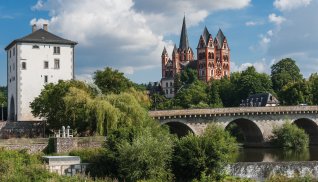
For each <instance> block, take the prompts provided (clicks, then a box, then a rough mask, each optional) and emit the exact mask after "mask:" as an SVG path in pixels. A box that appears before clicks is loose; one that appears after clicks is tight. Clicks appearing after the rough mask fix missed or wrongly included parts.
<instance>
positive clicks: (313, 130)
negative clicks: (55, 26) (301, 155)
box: [293, 118, 318, 145]
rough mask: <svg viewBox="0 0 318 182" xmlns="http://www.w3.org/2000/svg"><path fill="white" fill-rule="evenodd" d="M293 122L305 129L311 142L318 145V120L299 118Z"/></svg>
mask: <svg viewBox="0 0 318 182" xmlns="http://www.w3.org/2000/svg"><path fill="white" fill-rule="evenodd" d="M293 124H295V125H296V126H297V127H299V128H301V129H303V130H305V132H306V133H307V134H308V135H309V142H310V144H312V145H313V144H314V145H318V125H317V123H316V122H314V121H313V120H312V119H309V118H299V119H296V120H294V122H293Z"/></svg>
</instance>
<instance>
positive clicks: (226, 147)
mask: <svg viewBox="0 0 318 182" xmlns="http://www.w3.org/2000/svg"><path fill="white" fill-rule="evenodd" d="M237 150H238V147H237V143H236V140H235V138H234V137H232V136H231V135H230V134H229V133H228V132H227V131H224V129H223V128H221V127H219V126H216V125H209V126H208V128H207V129H206V131H205V133H204V134H203V135H202V136H195V135H191V134H190V135H188V136H186V137H183V138H181V139H180V140H179V141H177V142H176V144H175V150H174V156H173V163H172V166H173V172H174V174H175V176H176V178H177V181H189V180H192V179H199V178H200V175H201V174H202V173H204V174H206V175H207V176H210V175H213V176H214V178H215V180H219V179H218V178H220V174H221V173H222V171H223V167H224V165H225V164H227V163H229V162H231V161H233V159H234V156H235V155H233V154H235V153H236V152H237Z"/></svg>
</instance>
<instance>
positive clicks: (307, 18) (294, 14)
mask: <svg viewBox="0 0 318 182" xmlns="http://www.w3.org/2000/svg"><path fill="white" fill-rule="evenodd" d="M317 9H318V2H317V1H312V3H311V4H310V5H308V6H307V7H306V9H304V8H298V9H294V10H293V11H286V12H284V17H286V19H288V21H287V22H286V23H283V24H281V25H280V26H279V28H278V29H277V30H276V32H275V33H274V34H273V36H272V39H271V40H272V41H271V44H270V46H269V48H268V51H267V53H266V56H267V57H272V58H275V59H276V60H280V59H282V58H286V57H290V58H292V59H294V60H295V61H296V63H297V64H298V66H299V67H300V70H301V72H302V73H303V74H304V75H305V76H309V75H310V74H311V73H314V72H317V71H318V52H317V42H318V34H317V32H318V22H317V21H314V19H313V17H317V16H318V11H317Z"/></svg>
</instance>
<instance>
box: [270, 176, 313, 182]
mask: <svg viewBox="0 0 318 182" xmlns="http://www.w3.org/2000/svg"><path fill="white" fill-rule="evenodd" d="M317 181H318V180H317V178H315V177H313V176H311V175H309V174H307V175H305V176H304V177H300V176H295V177H292V178H290V177H286V176H283V175H271V176H270V177H269V178H268V179H266V182H317Z"/></svg>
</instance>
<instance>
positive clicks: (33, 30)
mask: <svg viewBox="0 0 318 182" xmlns="http://www.w3.org/2000/svg"><path fill="white" fill-rule="evenodd" d="M35 31H36V24H33V25H32V32H35Z"/></svg>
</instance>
